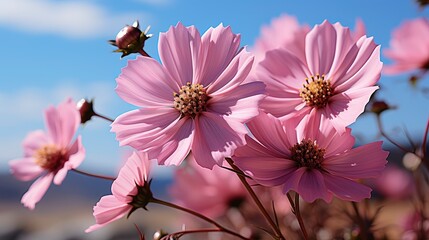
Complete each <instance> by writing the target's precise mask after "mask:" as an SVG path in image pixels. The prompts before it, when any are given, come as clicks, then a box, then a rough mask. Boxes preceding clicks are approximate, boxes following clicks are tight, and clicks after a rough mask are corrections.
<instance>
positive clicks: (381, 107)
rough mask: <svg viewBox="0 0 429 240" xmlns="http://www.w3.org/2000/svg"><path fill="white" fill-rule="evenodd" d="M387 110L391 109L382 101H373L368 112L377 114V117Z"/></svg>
mask: <svg viewBox="0 0 429 240" xmlns="http://www.w3.org/2000/svg"><path fill="white" fill-rule="evenodd" d="M389 109H392V107H390V106H389V105H388V104H387V103H386V102H384V101H374V102H373V103H372V104H371V109H370V111H371V112H373V113H375V114H377V115H380V114H381V113H382V112H384V111H386V110H389Z"/></svg>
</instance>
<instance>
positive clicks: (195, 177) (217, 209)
mask: <svg viewBox="0 0 429 240" xmlns="http://www.w3.org/2000/svg"><path fill="white" fill-rule="evenodd" d="M190 158H191V159H189V160H188V161H187V163H188V164H187V165H186V166H184V167H182V168H179V169H178V170H177V171H176V172H175V176H174V183H173V185H172V186H171V187H170V189H169V192H170V195H171V196H172V198H173V199H174V201H175V202H176V203H177V204H178V205H181V206H184V207H186V208H189V209H192V210H194V211H196V212H199V213H201V214H203V215H205V216H208V217H213V218H215V217H219V216H222V215H224V214H225V212H226V211H227V210H228V208H230V207H234V206H236V205H239V204H240V202H242V201H244V200H245V198H246V196H247V192H246V190H245V189H244V187H243V185H242V184H241V182H240V180H239V179H238V177H237V174H236V173H234V172H232V171H229V170H226V169H223V168H221V167H219V166H214V167H213V169H212V170H209V169H206V168H202V167H200V166H198V165H197V164H196V163H195V161H194V159H192V154H191V155H190Z"/></svg>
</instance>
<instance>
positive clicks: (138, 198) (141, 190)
mask: <svg viewBox="0 0 429 240" xmlns="http://www.w3.org/2000/svg"><path fill="white" fill-rule="evenodd" d="M151 183H152V179H151V180H149V182H145V184H144V185H143V186H140V185H138V184H137V183H136V188H137V194H136V195H129V196H130V197H132V198H133V200H132V201H131V202H130V203H129V204H130V205H131V206H132V207H133V208H132V209H131V210H130V212H129V213H128V215H127V218H129V217H130V216H131V214H132V213H133V212H134V211H135V210H137V209H139V208H143V209H144V210H146V211H147V208H146V206H147V204H148V203H149V202H151V201H152V200H153V194H152V191H151V190H150V185H151Z"/></svg>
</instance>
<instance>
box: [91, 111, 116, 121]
mask: <svg viewBox="0 0 429 240" xmlns="http://www.w3.org/2000/svg"><path fill="white" fill-rule="evenodd" d="M94 116H96V117H99V118H102V119H104V120H106V121H109V122H113V121H114V120H113V119H111V118H108V117H106V116H103V115H100V114H98V113H94Z"/></svg>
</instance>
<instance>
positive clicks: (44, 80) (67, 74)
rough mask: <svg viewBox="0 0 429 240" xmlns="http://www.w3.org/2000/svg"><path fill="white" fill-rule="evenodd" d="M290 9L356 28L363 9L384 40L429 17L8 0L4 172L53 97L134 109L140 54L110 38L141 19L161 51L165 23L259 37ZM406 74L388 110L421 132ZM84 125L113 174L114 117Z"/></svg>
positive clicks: (151, 44) (268, 2)
mask: <svg viewBox="0 0 429 240" xmlns="http://www.w3.org/2000/svg"><path fill="white" fill-rule="evenodd" d="M282 14H289V15H293V16H296V17H297V19H298V21H299V22H300V23H303V24H304V23H305V24H308V25H310V26H314V25H315V24H320V23H322V22H323V20H324V19H328V20H329V21H330V22H332V23H334V22H341V24H342V25H344V26H349V27H351V28H354V25H355V21H356V19H357V18H360V19H362V20H363V21H364V23H365V25H366V29H367V35H369V36H374V39H375V41H376V43H378V44H381V46H382V49H383V48H387V47H388V46H389V40H390V36H391V32H392V30H393V29H394V28H395V27H397V26H399V25H400V23H401V22H402V21H404V20H407V19H413V18H417V17H420V16H426V17H428V16H429V11H428V10H427V9H426V10H420V9H419V8H418V6H417V4H415V3H414V1H412V0H395V1H391V0H389V1H388V0H376V1H374V0H360V1H344V0H330V1H317V0H309V1H286V0H264V1H244V0H243V1H240V0H237V1H231V0H217V1H201V0H189V1H184V0H182V1H179V0H122V1H114V0H110V1H102V0H78V1H72V0H0V36H1V41H0V53H1V57H0V83H1V85H0V114H1V116H2V117H1V118H0V129H1V132H2V134H1V135H0V149H1V151H0V172H5V171H8V166H7V161H8V160H10V159H14V158H19V157H21V156H22V149H21V141H22V140H23V139H24V137H25V136H26V134H27V133H28V132H29V131H32V130H35V129H43V128H44V125H43V109H45V108H46V107H47V106H48V105H50V104H54V105H57V104H58V103H59V102H61V101H63V100H64V99H65V98H66V97H72V98H73V99H75V100H79V99H80V98H83V97H87V98H95V108H96V110H97V111H98V112H100V113H101V114H104V115H107V116H110V117H112V118H114V117H116V116H118V115H120V114H121V113H124V112H126V111H128V110H131V109H133V108H134V107H133V106H131V105H128V104H126V103H125V102H124V101H122V100H121V99H120V98H119V97H118V96H117V95H116V93H115V92H114V88H115V86H116V83H115V78H116V77H117V76H118V75H119V73H120V69H121V68H122V67H124V66H125V65H126V61H127V59H130V58H134V57H135V56H130V57H126V58H124V59H122V60H120V59H119V56H120V54H117V53H112V51H113V50H114V47H113V46H110V45H108V44H107V40H109V39H114V38H115V36H116V33H117V32H118V31H119V30H120V29H121V28H122V27H123V26H124V25H125V24H131V23H132V22H133V21H134V20H136V19H138V20H140V23H141V26H142V28H145V27H146V26H147V25H151V26H152V28H151V31H150V33H152V34H154V37H153V38H152V39H150V40H148V41H147V43H146V48H145V49H146V51H147V52H148V53H149V54H150V55H151V56H153V57H155V58H157V43H158V35H159V32H164V31H167V30H168V28H169V26H170V25H175V24H176V23H177V22H179V21H181V22H182V23H183V24H185V25H195V26H196V27H197V28H198V29H199V30H200V32H201V33H203V32H204V31H205V30H207V28H209V27H211V26H217V25H219V24H220V23H223V24H224V25H230V26H231V27H232V30H233V31H234V32H235V33H241V35H242V45H249V46H251V45H253V44H254V41H255V39H256V38H257V37H258V36H259V33H260V28H261V26H263V25H267V24H269V23H270V21H271V20H272V19H274V18H276V17H278V16H280V15H282ZM382 61H383V62H384V63H385V64H388V63H389V61H388V60H387V59H384V58H382ZM406 77H407V75H402V76H395V77H387V76H383V77H382V79H381V80H380V84H381V85H382V86H383V90H382V92H381V94H380V96H381V97H383V98H385V99H386V100H388V101H389V102H390V103H392V104H394V105H397V106H399V107H400V108H399V109H398V110H397V111H395V112H391V113H386V114H385V115H384V116H383V119H386V124H387V125H386V128H387V130H389V131H393V130H395V129H397V128H398V127H399V128H402V127H404V126H406V127H407V128H408V129H410V131H411V132H412V133H415V134H416V135H418V134H420V135H421V134H422V133H421V132H422V131H423V129H424V127H425V123H426V121H427V118H428V116H429V113H428V110H427V108H423V109H422V106H425V104H427V102H428V101H429V96H428V95H426V96H424V94H422V93H420V92H418V91H417V90H416V89H412V88H411V87H410V86H408V84H407V83H406ZM427 82H428V79H427V80H426V81H425V83H426V85H428V84H427ZM425 83H423V84H425ZM412 106H413V107H412ZM419 107H420V109H419ZM353 128H354V133H356V134H357V135H358V136H363V139H364V140H363V141H366V140H368V141H371V140H374V137H375V136H376V128H375V121H374V119H373V118H371V117H365V118H362V119H360V120H359V121H358V122H357V123H356V124H354V125H353ZM81 133H82V135H83V139H84V144H85V147H86V149H87V159H86V161H85V162H84V163H83V165H82V166H81V168H82V169H87V170H90V171H96V172H106V173H113V172H114V171H115V170H116V169H117V167H118V166H119V164H120V162H121V159H122V155H123V154H124V151H125V150H123V149H122V148H119V147H118V143H117V142H116V141H115V136H114V134H113V133H110V127H109V123H108V122H105V121H103V120H100V119H96V120H95V121H92V122H90V123H89V124H87V125H86V126H84V127H83V128H82V129H81ZM396 137H398V138H400V137H401V135H398V136H396Z"/></svg>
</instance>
